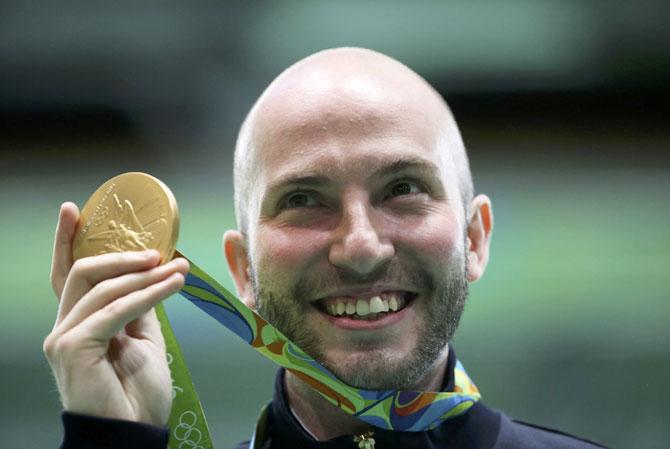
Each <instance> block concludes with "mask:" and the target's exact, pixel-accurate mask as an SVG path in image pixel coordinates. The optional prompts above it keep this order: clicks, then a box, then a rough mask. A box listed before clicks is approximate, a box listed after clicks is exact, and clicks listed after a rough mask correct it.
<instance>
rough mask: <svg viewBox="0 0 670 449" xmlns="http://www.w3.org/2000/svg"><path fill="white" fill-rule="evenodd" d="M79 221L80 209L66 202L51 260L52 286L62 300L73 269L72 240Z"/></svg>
mask: <svg viewBox="0 0 670 449" xmlns="http://www.w3.org/2000/svg"><path fill="white" fill-rule="evenodd" d="M78 220H79V208H78V207H77V205H76V204H74V203H70V202H65V203H63V204H62V205H61V207H60V213H59V216H58V225H57V226H56V235H55V236H54V249H53V257H52V260H51V286H52V287H53V289H54V292H56V297H57V298H58V299H60V297H61V294H62V293H63V286H64V285H65V279H66V278H67V275H68V273H69V272H70V268H71V267H72V263H73V262H72V239H73V238H74V233H75V230H76V228H77V221H78Z"/></svg>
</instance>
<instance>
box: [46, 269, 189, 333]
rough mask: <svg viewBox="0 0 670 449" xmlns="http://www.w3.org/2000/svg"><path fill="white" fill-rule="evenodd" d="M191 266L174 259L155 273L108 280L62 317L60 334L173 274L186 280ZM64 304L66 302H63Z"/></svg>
mask: <svg viewBox="0 0 670 449" xmlns="http://www.w3.org/2000/svg"><path fill="white" fill-rule="evenodd" d="M188 268H189V265H188V262H187V261H186V260H185V259H183V258H179V259H174V260H172V261H170V262H169V263H167V264H165V265H160V266H158V267H154V268H152V269H149V270H146V271H140V272H133V273H127V274H123V275H121V276H117V277H114V278H110V279H105V280H103V281H101V282H99V283H97V284H96V285H95V286H94V287H93V288H92V289H91V290H89V291H88V292H87V293H86V294H85V295H84V296H82V298H81V299H80V300H78V301H77V302H76V303H75V304H74V305H73V306H72V309H71V310H70V311H69V312H67V311H65V310H64V311H63V313H64V315H62V317H61V316H59V321H60V323H59V322H58V321H57V325H59V328H60V329H59V332H67V331H68V330H69V329H71V328H73V327H74V326H76V325H78V324H79V323H80V322H82V321H83V320H85V319H86V318H87V317H88V316H90V315H92V314H93V313H95V312H97V311H98V310H101V309H102V308H104V307H106V306H107V305H108V304H110V303H111V302H113V301H115V300H117V298H121V297H124V296H126V295H128V294H130V293H132V292H134V291H137V290H142V289H145V288H147V287H149V286H151V285H152V284H155V283H157V282H159V281H162V280H163V279H165V278H167V277H168V276H170V275H172V274H173V273H180V274H181V275H182V276H185V275H186V273H187V272H188ZM63 303H64V304H65V300H64V301H63Z"/></svg>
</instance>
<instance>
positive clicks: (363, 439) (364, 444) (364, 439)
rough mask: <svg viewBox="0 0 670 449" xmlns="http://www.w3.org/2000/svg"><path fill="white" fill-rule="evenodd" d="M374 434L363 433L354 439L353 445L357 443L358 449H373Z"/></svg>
mask: <svg viewBox="0 0 670 449" xmlns="http://www.w3.org/2000/svg"><path fill="white" fill-rule="evenodd" d="M373 435H374V432H372V431H370V432H365V433H362V434H360V435H356V436H355V437H354V443H358V448H359V449H375V439H374V438H372V436H373Z"/></svg>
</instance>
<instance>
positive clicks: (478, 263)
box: [465, 195, 493, 282]
mask: <svg viewBox="0 0 670 449" xmlns="http://www.w3.org/2000/svg"><path fill="white" fill-rule="evenodd" d="M492 230H493V211H492V210H491V200H490V199H489V197H487V196H486V195H477V196H476V197H475V198H474V199H473V200H472V203H471V204H470V217H469V219H468V237H467V245H466V254H465V255H466V257H467V273H468V282H475V281H477V280H478V279H479V278H480V277H482V275H483V274H484V270H485V269H486V264H487V263H488V261H489V245H490V243H491V231H492Z"/></svg>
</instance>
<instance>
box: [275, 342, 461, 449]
mask: <svg viewBox="0 0 670 449" xmlns="http://www.w3.org/2000/svg"><path fill="white" fill-rule="evenodd" d="M447 355H448V349H447V350H445V351H444V354H442V356H441V357H440V360H439V361H438V363H436V364H435V365H434V366H433V367H432V368H431V370H430V371H429V372H428V373H426V375H425V376H423V378H422V379H421V380H420V381H419V382H417V384H416V385H414V386H412V388H411V389H412V390H420V391H440V389H441V387H442V385H443V382H444V376H445V370H446V365H447ZM284 387H285V389H286V397H287V399H288V404H289V408H290V409H291V412H293V415H294V416H295V418H296V419H297V420H298V422H299V423H300V424H301V425H302V426H303V427H304V428H305V430H306V431H307V432H308V433H310V434H311V435H312V436H313V437H314V438H315V439H317V440H319V441H325V440H329V439H331V438H335V437H338V436H340V435H357V434H361V433H365V432H367V431H369V430H372V429H373V428H372V426H370V425H369V424H367V423H365V422H363V421H361V420H359V419H357V418H355V417H354V416H352V415H350V414H348V413H346V412H344V411H342V410H341V409H340V408H339V407H337V406H335V405H333V404H331V403H330V402H328V400H326V399H325V398H324V397H323V396H321V395H320V394H319V393H317V392H316V391H315V390H313V389H312V388H310V387H309V386H308V385H307V384H305V383H304V382H303V381H301V380H300V379H299V378H297V377H296V376H295V375H293V374H292V373H291V372H290V371H286V376H285V377H284Z"/></svg>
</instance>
